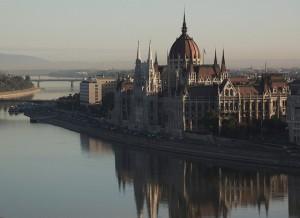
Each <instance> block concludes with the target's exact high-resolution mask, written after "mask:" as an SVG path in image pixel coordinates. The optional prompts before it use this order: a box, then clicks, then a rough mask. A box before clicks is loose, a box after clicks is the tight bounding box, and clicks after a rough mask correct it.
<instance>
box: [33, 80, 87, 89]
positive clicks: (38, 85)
mask: <svg viewBox="0 0 300 218" xmlns="http://www.w3.org/2000/svg"><path fill="white" fill-rule="evenodd" d="M82 80H83V79H81V78H75V79H67V78H62V79H57V78H53V79H48V78H47V79H40V78H38V79H31V81H32V82H36V83H37V87H40V83H41V82H70V83H71V88H74V82H81V81H82Z"/></svg>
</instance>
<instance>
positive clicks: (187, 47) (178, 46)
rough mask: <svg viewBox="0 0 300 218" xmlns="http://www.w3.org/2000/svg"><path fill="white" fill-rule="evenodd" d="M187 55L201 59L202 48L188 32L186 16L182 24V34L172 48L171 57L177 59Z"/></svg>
mask: <svg viewBox="0 0 300 218" xmlns="http://www.w3.org/2000/svg"><path fill="white" fill-rule="evenodd" d="M178 55H179V56H180V58H183V57H186V58H187V59H199V60H200V57H201V55H200V50H199V47H198V45H197V44H196V42H195V41H194V40H193V38H191V37H190V36H189V35H188V34H187V27H186V23H185V16H184V20H183V25H182V34H181V36H180V37H179V38H177V39H176V41H175V42H174V44H173V45H172V47H171V50H170V58H171V59H176V58H178Z"/></svg>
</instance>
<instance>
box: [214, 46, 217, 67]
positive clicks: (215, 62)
mask: <svg viewBox="0 0 300 218" xmlns="http://www.w3.org/2000/svg"><path fill="white" fill-rule="evenodd" d="M214 65H215V66H217V65H218V59H217V49H215V60H214Z"/></svg>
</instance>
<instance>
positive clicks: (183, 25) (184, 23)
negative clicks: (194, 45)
mask: <svg viewBox="0 0 300 218" xmlns="http://www.w3.org/2000/svg"><path fill="white" fill-rule="evenodd" d="M181 32H182V34H183V35H185V34H186V33H187V27H186V22H185V9H184V14H183V24H182V28H181Z"/></svg>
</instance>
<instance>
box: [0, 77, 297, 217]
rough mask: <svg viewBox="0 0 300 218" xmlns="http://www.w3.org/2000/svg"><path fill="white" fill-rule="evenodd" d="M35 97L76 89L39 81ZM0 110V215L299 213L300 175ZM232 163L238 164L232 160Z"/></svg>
mask: <svg viewBox="0 0 300 218" xmlns="http://www.w3.org/2000/svg"><path fill="white" fill-rule="evenodd" d="M41 87H42V88H45V89H44V90H42V91H41V92H40V93H38V94H37V95H36V96H35V97H34V98H35V99H53V98H57V97H59V96H63V95H67V94H69V93H74V91H78V83H75V88H74V91H71V90H70V83H67V82H58V83H46V82H45V83H41ZM7 106H8V105H2V106H1V109H0V139H1V142H0V217H3V218H68V217H70V218H94V217H101V218H119V217H120V218H121V217H122V218H133V217H145V218H146V217H151V218H156V217H161V218H164V217H171V218H196V217H197V218H198V217H231V218H238V217H242V218H256V217H257V218H258V217H270V218H285V217H290V218H292V217H299V218H300V177H297V176H295V175H285V174H282V173H281V172H270V171H267V170H263V169H247V170H245V169H231V168H228V167H225V166H220V165H219V166H215V165H214V163H213V161H212V162H207V161H203V162H195V161H190V160H185V159H180V158H178V157H174V156H172V155H168V154H160V153H154V152H153V153H151V152H149V151H141V150H140V151H137V150H133V149H130V148H126V147H122V146H120V145H119V146H117V145H113V144H110V143H108V142H103V141H101V140H97V139H94V138H90V137H88V136H86V135H82V134H79V133H76V132H72V131H69V130H65V129H62V128H60V127H56V126H51V125H47V124H31V123H30V122H29V120H28V118H26V117H24V116H23V115H18V116H10V115H9V114H8V112H7ZM237 165H238V164H237Z"/></svg>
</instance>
